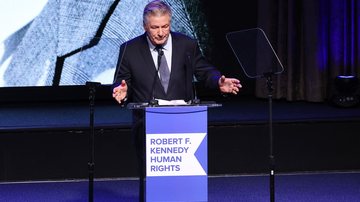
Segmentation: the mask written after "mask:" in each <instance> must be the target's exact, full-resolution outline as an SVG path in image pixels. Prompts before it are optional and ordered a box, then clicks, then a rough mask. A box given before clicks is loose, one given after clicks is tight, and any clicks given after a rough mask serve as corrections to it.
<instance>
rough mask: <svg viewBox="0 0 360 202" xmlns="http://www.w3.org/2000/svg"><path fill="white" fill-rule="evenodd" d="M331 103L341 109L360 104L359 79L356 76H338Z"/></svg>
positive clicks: (334, 84)
mask: <svg viewBox="0 0 360 202" xmlns="http://www.w3.org/2000/svg"><path fill="white" fill-rule="evenodd" d="M331 101H332V103H333V104H335V105H336V106H339V107H354V106H357V105H358V104H359V101H360V100H359V79H358V78H356V77H355V76H343V75H341V76H337V77H336V78H335V79H334V83H333V90H332V93H331Z"/></svg>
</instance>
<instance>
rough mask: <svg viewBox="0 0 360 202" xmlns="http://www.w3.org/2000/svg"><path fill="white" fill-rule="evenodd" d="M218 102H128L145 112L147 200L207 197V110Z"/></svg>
mask: <svg viewBox="0 0 360 202" xmlns="http://www.w3.org/2000/svg"><path fill="white" fill-rule="evenodd" d="M218 106H221V105H220V104H216V103H209V104H198V105H184V106H156V107H152V106H148V105H146V104H144V105H142V104H135V105H130V107H129V106H128V107H129V108H130V109H143V110H144V113H145V136H146V137H145V145H146V163H145V164H146V185H145V187H146V188H145V190H146V191H145V198H146V201H147V202H150V201H168V202H169V201H207V200H208V175H207V173H208V168H207V167H208V164H207V128H208V119H207V112H208V108H209V107H218Z"/></svg>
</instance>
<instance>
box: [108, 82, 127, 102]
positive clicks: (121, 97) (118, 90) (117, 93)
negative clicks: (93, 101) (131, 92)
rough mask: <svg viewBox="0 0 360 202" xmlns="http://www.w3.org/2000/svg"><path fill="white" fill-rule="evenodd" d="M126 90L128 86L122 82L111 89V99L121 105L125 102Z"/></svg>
mask: <svg viewBox="0 0 360 202" xmlns="http://www.w3.org/2000/svg"><path fill="white" fill-rule="evenodd" d="M127 89H128V86H127V84H126V82H125V80H122V81H121V84H120V85H119V86H117V87H115V88H114V89H113V94H112V96H113V98H115V100H116V101H117V102H118V103H120V104H121V103H122V102H124V101H125V99H126V97H127Z"/></svg>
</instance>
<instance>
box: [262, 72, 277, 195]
mask: <svg viewBox="0 0 360 202" xmlns="http://www.w3.org/2000/svg"><path fill="white" fill-rule="evenodd" d="M272 74H273V73H265V74H264V77H265V78H266V85H267V89H268V101H269V145H270V148H269V149H270V150H269V152H270V153H269V169H270V173H269V174H270V201H271V202H274V201H275V171H274V170H275V157H274V153H273V152H274V151H273V149H274V147H273V144H274V140H273V127H272V93H273V91H274V89H273V85H272V84H273V83H272Z"/></svg>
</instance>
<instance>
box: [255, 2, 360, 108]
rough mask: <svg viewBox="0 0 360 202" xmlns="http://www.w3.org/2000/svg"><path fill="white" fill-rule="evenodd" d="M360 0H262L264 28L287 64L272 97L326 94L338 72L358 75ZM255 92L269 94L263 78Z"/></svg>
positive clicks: (260, 9) (276, 80)
mask: <svg viewBox="0 0 360 202" xmlns="http://www.w3.org/2000/svg"><path fill="white" fill-rule="evenodd" d="M359 1H360V0H271V1H269V0H258V27H259V28H261V29H263V30H264V31H265V33H266V35H267V36H268V38H269V41H270V43H271V44H272V46H273V47H274V49H275V52H276V53H277V54H278V56H279V59H280V61H281V62H282V64H283V66H284V69H285V70H284V72H283V73H282V74H280V75H275V76H274V77H273V86H274V92H273V98H275V99H286V100H288V101H298V100H305V101H311V102H322V101H325V100H327V98H328V96H329V94H330V90H331V87H332V85H333V81H334V79H335V77H336V76H338V75H353V76H356V77H360V64H359V59H360V52H359V48H360V42H359V34H360V32H359V31H360V22H359V20H360V2H359ZM255 91H256V92H255V94H256V96H257V97H267V96H268V89H267V88H266V81H265V79H262V78H259V79H257V80H256V87H255Z"/></svg>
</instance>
